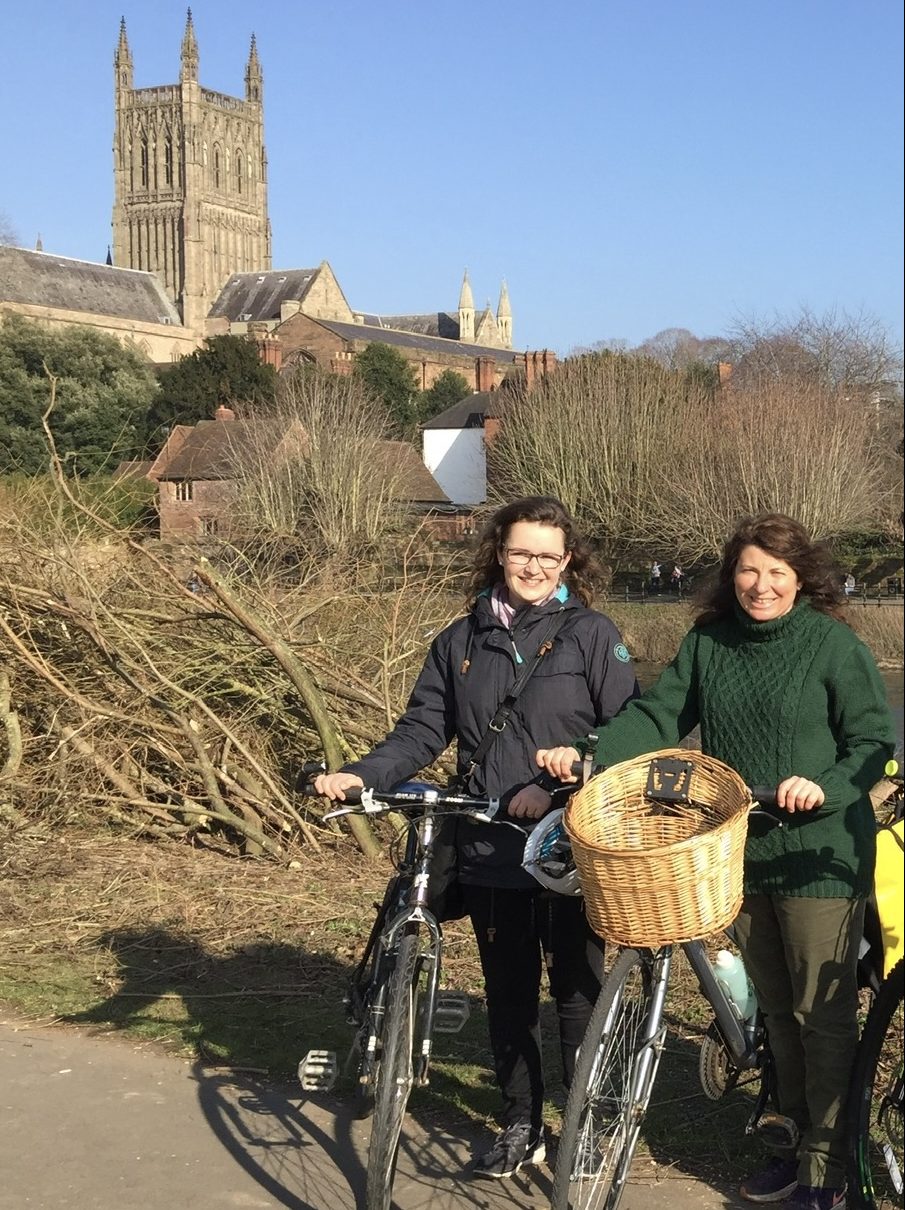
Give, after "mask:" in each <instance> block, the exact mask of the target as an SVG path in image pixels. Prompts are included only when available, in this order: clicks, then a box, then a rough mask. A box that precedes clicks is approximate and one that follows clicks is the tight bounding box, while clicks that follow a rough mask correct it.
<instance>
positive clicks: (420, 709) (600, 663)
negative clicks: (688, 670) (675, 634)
mask: <svg viewBox="0 0 905 1210" xmlns="http://www.w3.org/2000/svg"><path fill="white" fill-rule="evenodd" d="M560 610H562V611H563V618H562V621H561V625H560V627H559V629H558V630H557V632H556V635H555V637H554V639H553V646H552V649H551V650H550V651H549V652H548V653H547V654H546V655H545V656H544V657H543V659H542V660H541V661H540V663H539V664H538V666H537V668H536V669H535V671H534V673H533V674H532V676H531V679H530V680H529V681H528V683H527V685H526V686H525V688H524V689H523V690H522V693H521V694H520V695H519V698H518V700H517V701H516V703H515V708H514V710H513V712H512V716H511V718H510V720H509V723H508V725H507V726H506V728H505V729H504V730H503V731H502V732H501V733H500V734H499V735H498V736H497V738H496V740H495V741H494V744H493V746H492V747H491V749H490V751H489V752H488V753H487V755H486V757H485V758H484V760H483V762H482V763H481V765H480V766H479V768H478V769H476V770H475V772H474V773H473V774H472V775H471V778H470V780H469V782H468V788H469V790H470V791H471V792H472V793H474V794H477V795H482V794H487V795H492V796H499V797H500V798H501V799H502V800H503V803H504V805H505V803H506V802H508V800H509V799H511V798H512V796H513V794H515V792H516V791H517V790H520V789H521V788H522V787H523V786H525V785H526V784H527V783H528V782H532V781H534V780H535V779H536V778H537V775H538V768H537V765H536V764H535V762H534V754H535V752H536V751H537V749H538V748H551V747H554V746H556V745H557V744H562V743H568V742H569V740H570V738H571V737H572V736H575V735H581V734H584V733H586V732H588V731H590V730H592V729H593V728H595V727H597V726H599V725H600V724H602V723H605V722H606V721H607V720H608V719H610V718H612V717H613V715H615V714H617V713H618V712H619V710H620V709H621V708H622V706H623V705H624V704H625V702H626V701H627V700H628V699H629V698H633V697H637V696H638V685H637V682H636V680H635V672H634V668H633V667H632V662H631V659H630V657H629V654H628V651H627V650H626V648H625V646H624V645H623V643H622V639H621V637H620V634H619V631H618V630H617V629H616V627H615V626H614V625H613V623H612V622H611V621H610V619H609V618H607V617H605V616H604V615H603V614H601V613H597V612H596V610H593V609H588V608H587V607H586V606H584V605H582V603H581V602H580V601H579V600H578V598H577V597H574V596H569V597H568V599H567V600H566V601H565V602H564V603H561V602H560V601H558V600H553V601H550V602H548V603H547V604H546V605H541V606H525V607H524V608H523V609H521V610H519V611H518V612H517V613H516V615H515V617H514V618H513V621H512V627H511V629H507V628H506V627H505V626H504V625H503V624H502V623H501V622H500V621H499V620H498V619H497V618H496V616H495V615H494V613H493V610H492V608H491V605H490V600H489V597H486V596H481V597H479V598H478V600H477V602H476V603H475V606H474V608H473V610H472V612H471V613H470V614H469V615H467V616H466V617H463V618H459V619H458V620H457V621H455V622H453V623H452V624H451V625H450V626H447V627H446V629H445V630H443V631H441V633H440V634H439V635H437V637H436V638H435V639H434V641H433V643H432V644H431V648H430V651H429V653H428V656H427V659H426V660H425V663H424V667H423V668H422V670H421V673H420V675H419V677H418V680H417V682H416V683H415V687H414V689H413V690H412V694H411V697H410V698H409V701H408V705H407V706H406V709H405V713H404V714H403V715H402V717H401V718H400V719H399V721H398V722H397V723H396V726H395V727H394V728H393V730H392V731H391V732H390V734H389V735H388V736H387V737H386V739H385V740H383V741H382V742H381V743H379V744H378V745H377V747H376V748H375V749H374V750H373V752H370V753H369V754H368V755H367V756H365V757H363V758H362V759H361V760H359V761H356V762H354V763H353V764H349V765H346V766H345V768H346V770H348V771H349V772H352V773H357V774H358V776H359V777H361V779H362V780H363V781H364V783H365V785H367V786H372V787H374V788H377V789H382V790H387V789H390V788H391V787H393V786H395V785H397V784H398V783H399V782H401V781H405V780H407V779H408V778H410V777H412V776H413V774H415V773H416V772H418V771H419V770H420V769H423V768H425V767H426V766H427V765H430V764H431V763H432V762H433V761H434V760H436V758H437V757H438V756H440V754H441V753H442V752H444V751H445V749H446V748H447V747H449V745H450V744H451V743H452V741H453V740H456V741H457V744H458V765H457V768H458V771H459V773H460V774H464V773H465V770H466V769H467V766H468V758H469V757H470V756H471V754H472V752H474V750H475V749H476V748H477V746H478V744H479V743H480V741H481V739H482V738H483V736H484V733H485V731H486V730H487V724H488V723H489V722H490V719H491V718H492V717H493V715H494V713H495V712H496V709H497V707H498V706H499V705H500V703H501V702H502V701H503V699H504V698H505V696H506V694H507V693H508V692H509V690H510V689H511V688H512V684H513V682H514V681H515V679H516V677H517V676H518V674H519V671H520V661H519V656H520V657H521V659H522V660H525V661H527V660H530V659H531V658H532V657H533V656H534V654H535V652H536V651H537V648H538V646H539V645H540V642H541V641H542V639H543V637H544V633H545V631H546V630H547V627H548V626H549V619H550V615H551V614H552V613H556V612H558V611H560ZM466 652H467V653H468V657H469V661H470V662H469V665H468V668H467V670H463V663H464V661H465V658H466ZM524 846H525V837H524V833H520V832H519V831H517V830H516V829H515V828H511V827H504V826H500V825H499V824H480V823H475V822H473V821H471V820H467V819H463V820H462V821H461V824H460V827H459V876H460V878H461V880H462V881H463V882H468V883H472V884H475V885H479V886H500V887H536V886H537V883H536V882H535V881H534V880H533V879H532V878H531V876H530V875H528V874H526V873H525V872H524V871H523V870H522V869H521V860H522V853H523V850H524Z"/></svg>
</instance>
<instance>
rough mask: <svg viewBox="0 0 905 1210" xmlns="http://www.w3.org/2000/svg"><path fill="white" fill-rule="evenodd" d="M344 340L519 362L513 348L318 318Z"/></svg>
mask: <svg viewBox="0 0 905 1210" xmlns="http://www.w3.org/2000/svg"><path fill="white" fill-rule="evenodd" d="M317 322H318V323H319V324H322V325H323V326H324V327H325V328H329V330H330V331H331V332H334V333H335V334H336V335H337V336H340V337H341V338H342V339H343V340H365V341H372V340H373V341H377V342H378V343H379V344H384V345H398V346H399V347H400V348H405V349H423V350H424V352H425V353H452V354H454V355H456V356H458V357H471V358H474V357H492V358H493V360H494V361H498V362H506V361H509V362H512V361H515V358H516V354H515V353H514V352H513V351H512V349H494V348H490V347H489V346H484V345H474V344H471V343H470V342H469V341H465V340H445V339H444V338H443V337H442V336H421V335H420V334H419V333H417V332H399V331H396V330H395V329H393V328H378V327H372V326H371V325H369V324H355V323H352V324H347V323H340V322H339V321H337V320H334V319H318V320H317Z"/></svg>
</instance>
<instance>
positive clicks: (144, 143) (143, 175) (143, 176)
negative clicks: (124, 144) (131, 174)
mask: <svg viewBox="0 0 905 1210" xmlns="http://www.w3.org/2000/svg"><path fill="white" fill-rule="evenodd" d="M140 180H141V187H142V189H147V187H148V140H147V139H142V140H141V172H140Z"/></svg>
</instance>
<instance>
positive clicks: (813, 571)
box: [694, 513, 845, 626]
mask: <svg viewBox="0 0 905 1210" xmlns="http://www.w3.org/2000/svg"><path fill="white" fill-rule="evenodd" d="M746 546H759V547H760V548H761V550H765V551H766V552H767V554H770V555H773V556H774V558H777V559H782V560H783V562H784V563H788V565H789V566H790V567H791V568H792V570H793V571H794V572H795V574H796V576H797V577H798V579H799V580H800V581H801V588H800V589H799V590H798V597H797V598H796V599H797V600H800V599H801V598H802V597H807V598H808V600H809V601H810V603H811V605H812V606H813V607H814V609H817V610H819V611H820V612H821V613H826V614H829V615H830V617H833V618H838V619H839V621H844V620H845V618H844V615H843V611H842V601H843V597H842V580H841V577H840V575H839V571H838V568H837V567H836V565H835V563H834V562H833V558H832V556H831V554H830V552H829V551H828V549H827V548H826V546H825V545H824V544H823V543H822V542H814V541H812V539H811V536H810V534H809V533H808V531H807V530H806V529H805V527H804V526H803V525H802V524H801V523H800V522H798V521H795V520H793V518H792V517H787V516H785V515H784V514H783V513H761V514H760V515H759V516H756V517H743V518H742V520H741V521H739V523H738V525H737V526H736V528H735V532H734V533H733V534H732V535H731V537H730V538H728V539H727V541H726V544H725V546H724V547H723V558H722V562H721V563H720V568H719V571H718V573H717V578H716V581H715V582H714V583H713V584H712V585H711V586H710V588H709V590H705V592H704V595H703V596H702V597H701V598H700V600H699V603H698V607H699V612H698V614H697V616H696V617H695V620H694V625H695V626H706V625H707V623H708V622H716V621H717V620H718V619H720V618H724V617H726V616H727V615H728V614H730V613H732V611H733V609H734V608H735V603H736V596H735V580H734V577H735V568H736V564H737V563H738V560H739V555H740V554H741V553H742V551H743V550H744V548H745V547H746Z"/></svg>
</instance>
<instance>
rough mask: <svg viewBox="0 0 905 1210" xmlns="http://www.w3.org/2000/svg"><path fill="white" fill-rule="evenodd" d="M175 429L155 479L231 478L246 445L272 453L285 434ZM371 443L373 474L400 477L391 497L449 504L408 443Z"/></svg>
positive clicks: (204, 424) (217, 427) (212, 424)
mask: <svg viewBox="0 0 905 1210" xmlns="http://www.w3.org/2000/svg"><path fill="white" fill-rule="evenodd" d="M177 428H178V431H175V432H174V438H175V439H174V441H173V444H174V446H175V447H176V450H175V453H174V454H173V457H172V458H167V457H166V447H164V449H163V451H162V452H161V455H160V457H159V458H158V460H157V464H156V469H155V473H154V478H155V479H165V480H174V479H175V480H183V479H194V480H198V479H201V480H211V479H232V478H233V477H234V476H235V473H236V463H237V460H238V459H239V458H240V457H241V456H242V454H243V452H244V451H246V450H247V449H248V448H249V442H250V441H252V440H254V441H256V442H261V441H265V442H266V443H268V444H269V445H271V446H272V447H274V448H275V447H276V446H277V445H278V444H279V441H280V440H281V438H282V436H283V435H284V430H282V429H280V428H279V427H278V426H277V425H276V424H275V423H274V424H273V425H272V426H268V425H262V424H261V422H260V421H258V422H251V421H244V420H200V421H199V422H198V423H197V424H195V425H192V426H191V427H190V428H188V429H187V430H186V426H177ZM183 434H185V436H184V439H183V440H182V444H181V445H180V444H179V440H180V438H182V437H183ZM375 444H376V448H375V451H374V458H373V467H374V469H375V470H377V471H379V470H380V469H381V468H383V469H384V470H385V471H386V473H388V474H392V475H394V476H396V477H398V486H397V490H396V492H395V496H396V498H397V499H398V500H408V501H412V502H416V503H419V504H448V503H449V496H447V495H446V493H445V492H444V491H443V489H442V488H441V487H440V485H439V484H438V483H437V481H436V479H435V478H434V477H433V475H432V474H431V473H430V471H429V470H428V469H427V467H426V466H425V465H424V463H423V462H422V461H421V458H420V457H419V455H418V451H417V450H416V449H415V447H414V446H412V445H409V444H408V442H406V441H378V442H376V443H375ZM258 452H259V453H260V451H258Z"/></svg>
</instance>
